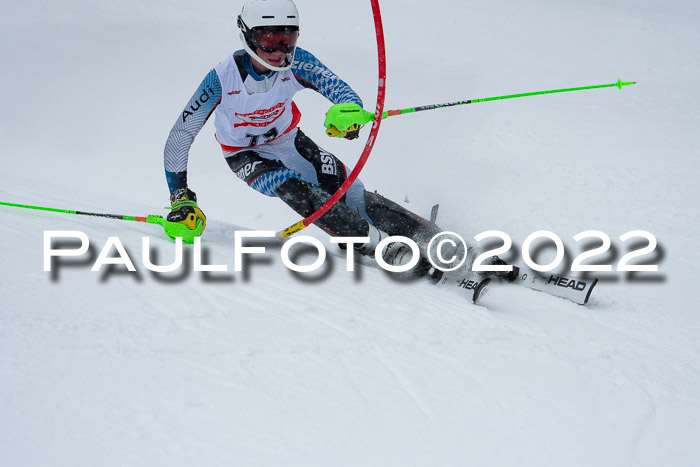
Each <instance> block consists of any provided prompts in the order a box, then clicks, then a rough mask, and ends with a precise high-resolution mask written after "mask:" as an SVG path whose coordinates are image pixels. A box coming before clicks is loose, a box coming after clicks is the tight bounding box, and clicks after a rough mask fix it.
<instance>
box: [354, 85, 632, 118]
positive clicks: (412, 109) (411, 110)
mask: <svg viewBox="0 0 700 467" xmlns="http://www.w3.org/2000/svg"><path fill="white" fill-rule="evenodd" d="M633 84H636V81H622V80H621V79H618V80H617V82H615V83H610V84H596V85H593V86H581V87H577V88H564V89H551V90H548V91H535V92H524V93H520V94H508V95H505V96H495V97H484V98H481V99H468V100H465V101H457V102H447V103H445V104H430V105H422V106H418V107H408V108H406V109H397V110H388V111H386V112H383V113H382V120H384V119H385V118H387V117H393V116H395V115H404V114H409V113H414V112H420V111H422V110H433V109H442V108H444V107H454V106H456V105H465V104H476V103H477V102H489V101H498V100H503V99H515V98H517V97H528V96H539V95H541V94H555V93H558V92H571V91H583V90H586V89H600V88H612V87H617V88H618V89H620V90H622V87H623V86H631V85H633ZM371 116H372V114H370V113H369V112H367V118H368V120H367V121H366V122H365V123H369V122H371V121H372V120H373V119H372V118H370V117H371Z"/></svg>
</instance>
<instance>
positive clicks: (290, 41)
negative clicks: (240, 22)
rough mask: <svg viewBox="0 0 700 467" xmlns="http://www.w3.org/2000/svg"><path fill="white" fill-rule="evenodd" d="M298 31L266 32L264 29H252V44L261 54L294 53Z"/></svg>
mask: <svg viewBox="0 0 700 467" xmlns="http://www.w3.org/2000/svg"><path fill="white" fill-rule="evenodd" d="M298 37H299V31H294V30H284V31H266V30H264V29H253V35H252V37H251V42H252V44H253V45H254V46H255V47H256V48H258V49H260V50H262V51H263V52H267V53H272V52H277V51H278V50H281V51H282V52H284V53H286V54H290V53H292V52H294V48H295V47H296V46H297V38H298Z"/></svg>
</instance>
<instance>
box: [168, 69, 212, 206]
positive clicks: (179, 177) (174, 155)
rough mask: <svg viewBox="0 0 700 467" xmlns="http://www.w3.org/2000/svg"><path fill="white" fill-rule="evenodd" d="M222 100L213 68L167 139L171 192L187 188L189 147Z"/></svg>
mask: <svg viewBox="0 0 700 467" xmlns="http://www.w3.org/2000/svg"><path fill="white" fill-rule="evenodd" d="M220 101H221V82H220V81H219V76H218V75H217V73H216V71H215V70H211V71H210V72H209V73H208V74H207V76H206V77H205V78H204V80H203V81H202V83H201V84H200V85H199V87H198V88H197V90H196V91H195V93H194V94H193V95H192V98H191V99H190V101H189V102H188V103H187V105H186V106H185V108H184V109H183V111H182V113H181V114H180V116H179V117H178V119H177V121H176V122H175V125H173V128H172V129H171V130H170V135H169V136H168V140H167V142H166V143H165V152H164V165H165V177H166V179H167V181H168V188H169V189H170V193H171V194H173V193H174V192H175V191H176V190H179V189H182V188H187V160H188V158H189V152H190V147H191V146H192V142H193V141H194V138H195V137H196V136H197V134H198V133H199V131H200V130H201V129H202V127H203V126H204V124H205V123H206V122H207V119H208V118H209V116H210V115H211V114H212V112H213V111H214V109H215V108H216V106H217V105H218V104H219V102H220Z"/></svg>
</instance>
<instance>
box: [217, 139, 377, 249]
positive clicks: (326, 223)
mask: <svg viewBox="0 0 700 467" xmlns="http://www.w3.org/2000/svg"><path fill="white" fill-rule="evenodd" d="M304 138H305V137H304ZM297 139H298V137H297ZM306 139H307V140H308V138H306ZM309 141H310V140H309ZM314 146H315V145H314ZM277 149H279V147H278V148H277ZM292 149H293V152H294V153H297V151H296V149H295V148H294V146H292ZM304 151H305V153H306V155H307V158H308V159H307V158H302V157H300V155H299V154H298V153H297V157H296V158H295V157H290V156H289V154H285V153H284V152H282V154H281V155H282V158H281V159H278V158H274V157H275V156H277V154H266V153H263V152H261V151H260V150H257V149H249V150H244V151H239V152H236V153H230V154H226V162H227V163H228V165H229V167H230V168H231V170H233V172H234V173H235V174H236V175H238V177H240V178H241V179H242V180H243V181H245V182H246V183H247V184H248V185H249V186H250V187H251V188H253V189H255V190H256V191H258V192H260V193H262V194H264V195H267V196H276V197H279V198H280V199H282V201H284V202H285V203H286V204H287V205H289V206H290V207H291V208H292V209H294V210H295V211H296V212H297V213H299V215H301V216H303V217H306V216H308V215H310V214H312V213H313V212H315V211H316V210H317V209H318V208H320V207H321V206H322V205H323V204H324V203H325V202H326V201H327V200H328V199H329V198H330V197H331V194H332V192H331V193H329V190H333V192H334V191H335V190H336V189H337V188H338V187H339V186H340V185H341V184H342V183H343V181H345V167H344V166H343V165H342V163H341V162H340V161H339V160H337V159H336V158H335V156H332V155H331V154H328V153H325V152H324V153H321V152H320V151H321V150H320V149H319V150H318V151H317V152H312V151H311V150H310V147H309V145H308V143H306V145H305V149H304ZM287 152H289V148H287ZM299 159H301V160H299ZM324 164H333V165H332V167H335V170H331V169H330V168H329V167H330V166H328V167H326V168H325V169H324ZM317 168H318V172H319V173H320V175H319V173H317V170H316V169H317ZM333 174H335V175H334V176H332V175H333ZM314 178H315V179H316V180H320V181H321V182H322V183H323V185H320V184H319V183H314V180H313V179H314ZM324 188H325V189H324ZM353 188H354V186H353ZM353 191H354V192H357V191H358V190H357V189H354V190H353ZM359 192H360V193H364V187H363V186H362V184H361V183H359ZM348 198H349V196H346V197H344V199H343V200H341V202H339V203H336V205H335V206H333V208H331V209H330V210H329V212H327V213H326V214H325V215H323V216H321V218H320V219H319V220H318V221H317V222H316V225H318V226H319V227H320V228H321V229H323V230H324V231H326V232H327V233H328V234H329V235H332V236H344V237H365V236H368V235H369V236H370V237H372V235H371V234H372V233H373V232H371V229H370V226H369V223H368V221H367V220H365V219H364V218H362V216H360V215H359V214H358V212H357V210H356V209H352V208H350V207H349V206H348V204H346V202H345V200H346V199H348ZM354 198H358V196H357V194H354ZM374 230H376V229H374Z"/></svg>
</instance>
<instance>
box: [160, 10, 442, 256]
mask: <svg viewBox="0 0 700 467" xmlns="http://www.w3.org/2000/svg"><path fill="white" fill-rule="evenodd" d="M237 24H238V27H239V29H240V37H241V40H242V43H243V50H239V51H237V52H235V53H233V54H232V55H229V56H228V57H226V58H225V59H224V60H223V61H222V62H221V63H219V64H218V65H217V66H215V67H214V68H213V69H212V70H211V71H210V72H209V73H208V74H207V75H206V77H205V78H204V80H203V81H202V83H201V84H200V85H199V87H198V88H197V90H196V91H195V93H194V94H193V96H192V98H191V99H190V101H189V102H188V103H187V105H186V106H185V108H184V110H183V112H182V114H181V115H180V117H179V118H178V119H177V121H176V122H175V125H174V126H173V128H172V130H171V131H170V135H169V137H168V140H167V143H166V145H165V173H166V178H167V182H168V187H169V189H170V200H171V212H170V213H169V214H168V216H167V218H168V220H169V221H171V222H180V223H183V224H185V225H187V226H188V227H189V228H190V229H194V228H195V227H196V225H197V222H198V221H201V222H202V223H206V216H205V215H204V213H203V212H202V210H201V209H200V207H199V205H198V204H197V196H196V194H195V192H194V191H192V190H191V189H190V188H189V187H188V185H187V161H188V154H189V149H190V146H191V145H192V142H193V141H194V138H195V136H196V135H197V134H198V133H199V131H200V130H201V129H202V127H203V126H204V124H205V123H206V121H207V119H208V118H209V116H210V115H211V114H212V113H213V114H214V117H215V122H214V126H215V129H216V139H217V141H218V142H219V144H220V145H221V148H222V150H223V155H224V159H225V160H226V163H227V164H228V165H229V167H230V168H231V170H232V171H233V172H234V173H235V174H236V175H237V176H238V177H239V178H241V179H242V180H244V181H245V182H246V183H247V184H248V185H249V186H250V187H251V188H253V189H255V190H257V191H258V192H260V193H262V194H264V195H267V196H272V197H278V198H280V199H282V201H284V202H285V203H286V204H287V205H289V206H290V207H291V208H292V209H294V210H295V211H296V212H297V213H299V214H300V215H301V216H303V217H306V216H308V215H310V214H311V213H313V212H314V211H316V210H317V209H318V208H319V207H320V206H321V205H322V204H323V203H325V201H326V200H328V199H329V198H330V197H331V196H332V194H333V193H335V191H336V190H337V189H338V188H339V187H340V186H341V184H342V183H343V182H344V181H345V179H346V177H347V175H348V169H347V167H346V166H345V165H344V164H343V163H342V162H341V161H340V160H339V159H338V158H337V157H335V156H334V155H333V154H330V153H329V152H327V151H325V150H323V149H321V148H320V147H319V146H318V145H317V144H316V143H315V142H314V141H312V140H311V139H310V138H309V137H307V136H306V135H305V134H304V133H303V132H302V131H301V129H300V128H299V127H298V126H297V124H298V122H299V119H300V112H299V109H298V108H297V107H296V105H295V104H294V102H293V100H292V98H293V96H294V94H295V93H296V92H298V91H301V90H303V89H313V90H314V91H316V92H319V93H320V94H321V95H323V96H324V97H326V98H327V99H328V100H329V101H330V102H331V103H332V104H334V106H333V107H331V110H330V111H329V113H328V114H327V119H326V126H327V132H328V133H329V135H330V134H332V135H335V136H338V137H343V138H346V139H355V138H357V137H358V136H359V133H360V128H361V123H362V121H361V118H360V116H361V115H362V114H363V113H366V112H365V111H364V110H363V109H362V100H361V99H360V97H359V96H358V95H357V93H356V92H355V91H353V89H352V88H351V87H350V86H349V85H348V84H347V83H346V82H344V81H343V80H341V79H340V78H339V77H338V76H337V75H336V74H335V73H333V72H332V71H331V70H330V69H328V68H327V67H326V66H325V65H324V64H323V63H321V62H320V61H319V60H318V59H317V58H316V57H315V56H314V55H312V54H311V53H310V52H308V51H306V50H304V49H302V48H300V47H297V38H298V36H299V13H298V11H297V8H296V6H295V4H294V3H293V2H292V0H247V1H246V2H245V3H244V5H243V9H242V11H241V14H240V15H239V16H238V22H237ZM337 106H343V107H342V109H343V111H344V112H342V114H343V116H344V117H345V118H347V115H352V114H354V115H357V116H358V118H357V120H356V121H350V122H347V121H337V120H335V118H336V117H333V115H339V114H340V113H339V112H337V110H338V107H337ZM333 110H336V111H335V112H334V111H333ZM347 110H352V111H354V112H347ZM365 121H366V120H365ZM315 225H317V226H318V227H320V228H321V229H323V230H324V231H325V232H327V233H328V234H330V235H332V236H343V237H369V242H367V243H365V244H361V245H356V247H355V248H356V250H357V251H358V252H359V253H361V254H364V255H373V254H374V253H375V250H376V247H377V245H378V243H379V242H380V241H381V240H382V239H384V238H386V237H387V236H390V235H392V236H393V235H403V236H406V237H409V238H411V239H413V240H415V241H416V243H418V244H419V245H420V244H425V242H427V241H428V240H429V239H430V238H432V237H433V236H434V235H435V234H436V233H438V232H440V229H439V228H438V227H437V226H436V225H434V224H432V223H431V222H429V221H427V220H426V219H423V218H422V217H420V216H418V215H416V214H413V213H412V212H410V211H408V210H406V209H404V208H403V207H401V206H399V205H398V204H396V203H394V202H393V201H390V200H388V199H386V198H384V197H382V196H381V195H378V194H376V193H372V192H369V191H366V190H365V188H364V185H363V184H362V182H361V181H359V180H356V181H355V182H354V183H353V184H352V186H351V188H350V189H349V190H348V191H347V194H346V195H345V196H344V197H343V198H342V199H341V201H340V202H338V203H337V204H336V205H335V206H334V207H333V208H332V209H331V210H330V211H329V212H328V213H326V214H325V215H324V216H322V217H321V218H320V219H319V220H318V221H317V222H316V223H315ZM407 253H408V254H407ZM382 255H383V258H384V259H385V261H386V262H387V263H389V264H392V265H397V264H405V263H407V262H408V261H409V260H410V259H411V254H410V248H408V247H407V246H406V245H404V244H402V243H394V244H390V245H389V246H388V247H386V248H385V249H384V251H383V252H382Z"/></svg>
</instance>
